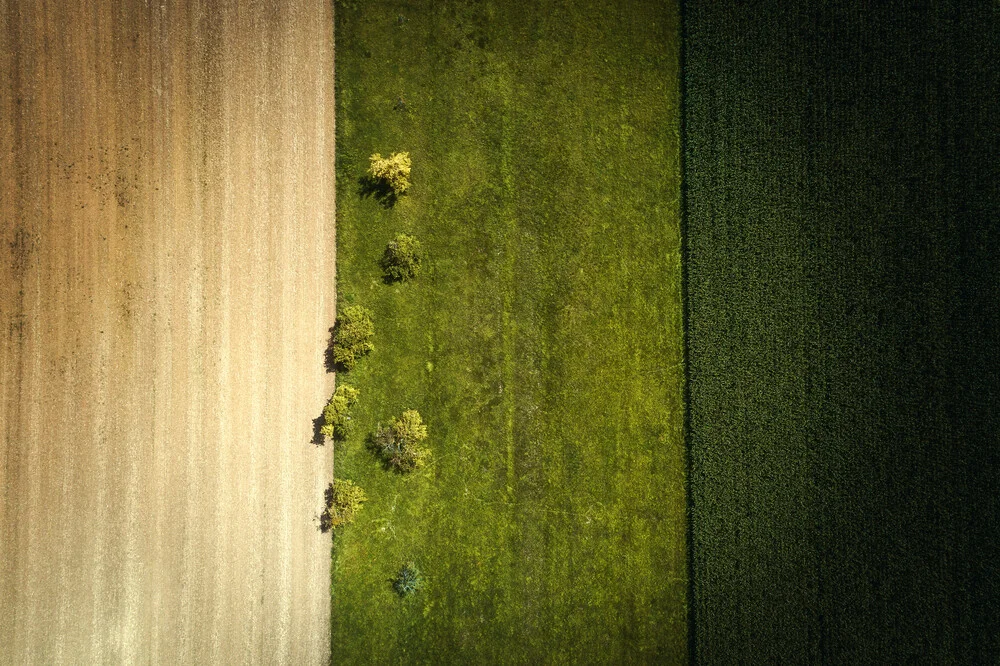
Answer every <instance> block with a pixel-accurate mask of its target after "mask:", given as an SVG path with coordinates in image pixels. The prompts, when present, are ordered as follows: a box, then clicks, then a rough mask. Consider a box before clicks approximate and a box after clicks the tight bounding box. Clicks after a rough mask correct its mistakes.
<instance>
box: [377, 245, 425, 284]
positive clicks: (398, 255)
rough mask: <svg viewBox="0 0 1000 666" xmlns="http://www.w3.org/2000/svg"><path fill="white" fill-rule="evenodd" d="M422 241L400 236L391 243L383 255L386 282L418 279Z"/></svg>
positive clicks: (382, 263)
mask: <svg viewBox="0 0 1000 666" xmlns="http://www.w3.org/2000/svg"><path fill="white" fill-rule="evenodd" d="M420 261H421V251H420V241H418V240H417V239H416V238H414V237H413V236H410V235H408V234H398V235H397V236H396V237H395V238H394V239H392V240H391V241H389V244H388V245H387V246H386V248H385V253H384V254H383V255H382V261H381V265H382V271H383V274H384V275H385V280H386V282H400V281H402V280H409V279H412V278H415V277H417V274H418V273H419V272H420Z"/></svg>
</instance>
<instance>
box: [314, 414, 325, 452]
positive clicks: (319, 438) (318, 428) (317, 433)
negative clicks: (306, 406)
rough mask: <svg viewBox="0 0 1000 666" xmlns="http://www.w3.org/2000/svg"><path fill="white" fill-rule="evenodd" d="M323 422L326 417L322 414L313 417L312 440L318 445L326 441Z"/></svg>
mask: <svg viewBox="0 0 1000 666" xmlns="http://www.w3.org/2000/svg"><path fill="white" fill-rule="evenodd" d="M323 424H324V419H323V415H322V414H320V415H319V416H317V417H316V418H314V419H313V436H312V440H311V441H312V443H313V444H315V445H316V446H323V445H324V444H325V443H326V437H325V436H324V435H323V432H322V430H323Z"/></svg>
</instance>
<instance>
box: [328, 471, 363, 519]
mask: <svg viewBox="0 0 1000 666" xmlns="http://www.w3.org/2000/svg"><path fill="white" fill-rule="evenodd" d="M367 500H368V496H367V495H365V491H364V490H363V489H362V488H361V486H357V485H355V484H354V482H353V481H351V480H349V479H337V480H336V481H334V482H333V483H331V484H330V485H329V487H328V488H327V489H326V510H325V511H323V515H322V516H320V526H321V527H322V528H323V529H324V531H325V530H329V529H336V528H338V527H341V526H343V525H349V524H350V523H353V522H354V518H355V516H356V515H357V513H358V512H359V511H361V507H362V506H363V505H364V503H365V502H366V501H367Z"/></svg>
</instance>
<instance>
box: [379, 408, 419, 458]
mask: <svg viewBox="0 0 1000 666" xmlns="http://www.w3.org/2000/svg"><path fill="white" fill-rule="evenodd" d="M425 439H427V426H426V425H424V423H423V420H422V419H421V418H420V412H418V411H417V410H415V409H408V410H406V411H405V412H403V414H402V416H400V417H399V418H398V419H396V420H394V421H393V422H392V424H390V425H389V427H384V426H382V425H381V424H379V426H378V429H377V430H376V431H375V434H374V435H373V436H372V438H371V445H372V448H373V449H374V450H375V453H376V455H378V456H379V458H381V459H382V462H384V463H385V465H386V466H387V467H390V468H392V469H394V470H396V471H397V472H403V473H405V472H412V471H413V470H415V469H417V468H419V467H422V466H423V465H424V464H425V463H426V462H427V458H428V457H430V455H431V452H430V449H428V448H426V447H424V446H421V445H420V443H421V442H423V441H424V440H425Z"/></svg>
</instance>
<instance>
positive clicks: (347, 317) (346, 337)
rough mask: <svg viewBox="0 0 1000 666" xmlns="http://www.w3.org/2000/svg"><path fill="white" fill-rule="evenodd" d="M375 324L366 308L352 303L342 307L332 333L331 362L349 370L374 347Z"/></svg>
mask: <svg viewBox="0 0 1000 666" xmlns="http://www.w3.org/2000/svg"><path fill="white" fill-rule="evenodd" d="M374 336H375V324H374V323H373V322H372V313H371V311H370V310H369V309H368V308H365V307H362V306H360V305H352V306H350V307H347V308H344V311H343V312H342V313H341V315H340V317H339V318H338V319H337V325H336V327H335V330H334V335H333V362H334V364H335V365H336V366H338V367H340V368H343V369H344V370H351V369H352V368H354V365H355V364H356V363H357V361H358V359H359V358H361V357H362V356H364V355H365V354H367V353H368V352H370V351H373V350H374V349H375V345H374V344H372V338H373V337H374Z"/></svg>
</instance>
